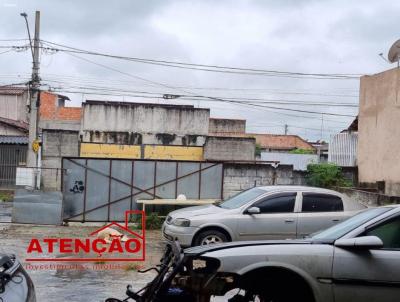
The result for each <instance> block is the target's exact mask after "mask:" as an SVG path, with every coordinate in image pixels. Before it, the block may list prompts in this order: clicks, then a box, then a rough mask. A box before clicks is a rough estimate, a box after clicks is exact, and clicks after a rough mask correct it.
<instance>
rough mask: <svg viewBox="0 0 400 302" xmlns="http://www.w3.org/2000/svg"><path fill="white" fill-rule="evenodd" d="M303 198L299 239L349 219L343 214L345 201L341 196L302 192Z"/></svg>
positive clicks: (299, 222)
mask: <svg viewBox="0 0 400 302" xmlns="http://www.w3.org/2000/svg"><path fill="white" fill-rule="evenodd" d="M301 197H302V198H301V212H300V213H299V217H298V224H297V237H298V238H303V237H304V236H307V235H310V234H312V233H315V232H317V231H320V230H323V229H327V228H329V227H331V226H333V225H334V224H336V223H338V222H340V221H342V220H343V219H345V218H346V217H347V216H345V214H344V212H343V200H342V198H340V197H339V196H336V195H333V194H327V193H315V192H302V193H301Z"/></svg>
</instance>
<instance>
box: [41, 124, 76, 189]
mask: <svg viewBox="0 0 400 302" xmlns="http://www.w3.org/2000/svg"><path fill="white" fill-rule="evenodd" d="M78 137H79V133H78V132H77V131H68V130H43V134H42V139H43V144H42V167H43V168H47V169H43V170H42V179H41V181H42V186H43V188H44V189H45V190H60V189H61V158H62V157H63V156H79V143H78Z"/></svg>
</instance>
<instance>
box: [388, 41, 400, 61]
mask: <svg viewBox="0 0 400 302" xmlns="http://www.w3.org/2000/svg"><path fill="white" fill-rule="evenodd" d="M388 60H389V62H390V63H396V62H399V60H400V40H397V41H396V42H394V43H393V45H392V47H390V49H389V53H388Z"/></svg>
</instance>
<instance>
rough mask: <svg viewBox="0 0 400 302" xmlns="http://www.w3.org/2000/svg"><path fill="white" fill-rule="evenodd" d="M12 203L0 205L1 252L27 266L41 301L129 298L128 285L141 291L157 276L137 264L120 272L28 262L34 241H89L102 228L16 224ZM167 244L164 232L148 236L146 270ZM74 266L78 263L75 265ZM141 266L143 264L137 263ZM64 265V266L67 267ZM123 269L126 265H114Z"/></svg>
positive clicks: (101, 265) (103, 267) (97, 266)
mask: <svg viewBox="0 0 400 302" xmlns="http://www.w3.org/2000/svg"><path fill="white" fill-rule="evenodd" d="M11 206H12V204H11V203H4V202H2V203H0V253H13V254H16V255H17V257H18V258H19V259H20V260H21V262H22V263H23V264H24V266H25V268H26V269H27V271H28V273H29V274H30V276H31V278H32V280H33V282H34V284H35V289H36V297H37V301H38V302H42V301H44V302H47V301H49V302H50V301H51V302H53V301H70V302H84V301H85V302H86V301H96V302H97V301H104V300H105V299H106V298H109V297H116V298H120V299H121V298H125V297H126V296H125V295H124V293H125V290H126V286H127V285H128V284H131V285H132V286H133V288H134V289H140V288H142V287H143V286H145V285H146V283H147V282H149V281H150V280H151V279H152V278H153V277H154V274H153V273H151V272H150V273H146V274H141V273H138V272H137V265H130V266H129V267H125V268H121V267H118V268H117V269H114V268H111V269H110V266H107V264H108V263H109V262H107V264H106V263H104V262H101V261H99V262H98V263H91V264H90V263H89V264H87V265H86V264H85V265H84V266H83V267H82V266H79V269H77V268H75V267H77V265H78V263H76V266H74V265H72V267H74V268H73V269H71V266H70V267H69V268H66V267H65V263H64V264H62V263H61V265H59V266H58V267H46V268H45V269H43V267H40V266H39V265H38V264H37V263H36V264H34V263H27V262H26V261H25V259H26V258H27V253H26V248H27V246H28V244H29V242H30V240H31V239H32V238H43V237H55V238H76V237H78V238H86V237H87V235H88V234H90V233H91V232H93V231H94V230H96V229H98V226H88V224H80V223H79V224H74V225H73V226H40V225H24V224H12V223H10V221H11V209H12V207H11ZM164 244H165V243H164V242H163V241H162V238H161V232H160V231H159V230H157V231H148V232H147V233H146V261H145V262H144V263H143V265H144V266H145V267H150V266H154V265H156V264H157V263H158V262H159V260H160V257H161V255H162V252H163V248H164ZM72 264H74V263H72ZM137 264H139V262H138V263H137ZM63 265H64V266H63ZM112 265H114V266H117V265H119V266H123V265H125V263H121V262H117V263H113V264H112Z"/></svg>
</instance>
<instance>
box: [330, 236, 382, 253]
mask: <svg viewBox="0 0 400 302" xmlns="http://www.w3.org/2000/svg"><path fill="white" fill-rule="evenodd" d="M335 246H336V247H340V248H343V249H365V250H369V249H380V248H382V247H383V242H382V240H381V239H380V238H379V237H376V236H362V237H357V238H347V239H338V240H336V241H335Z"/></svg>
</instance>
